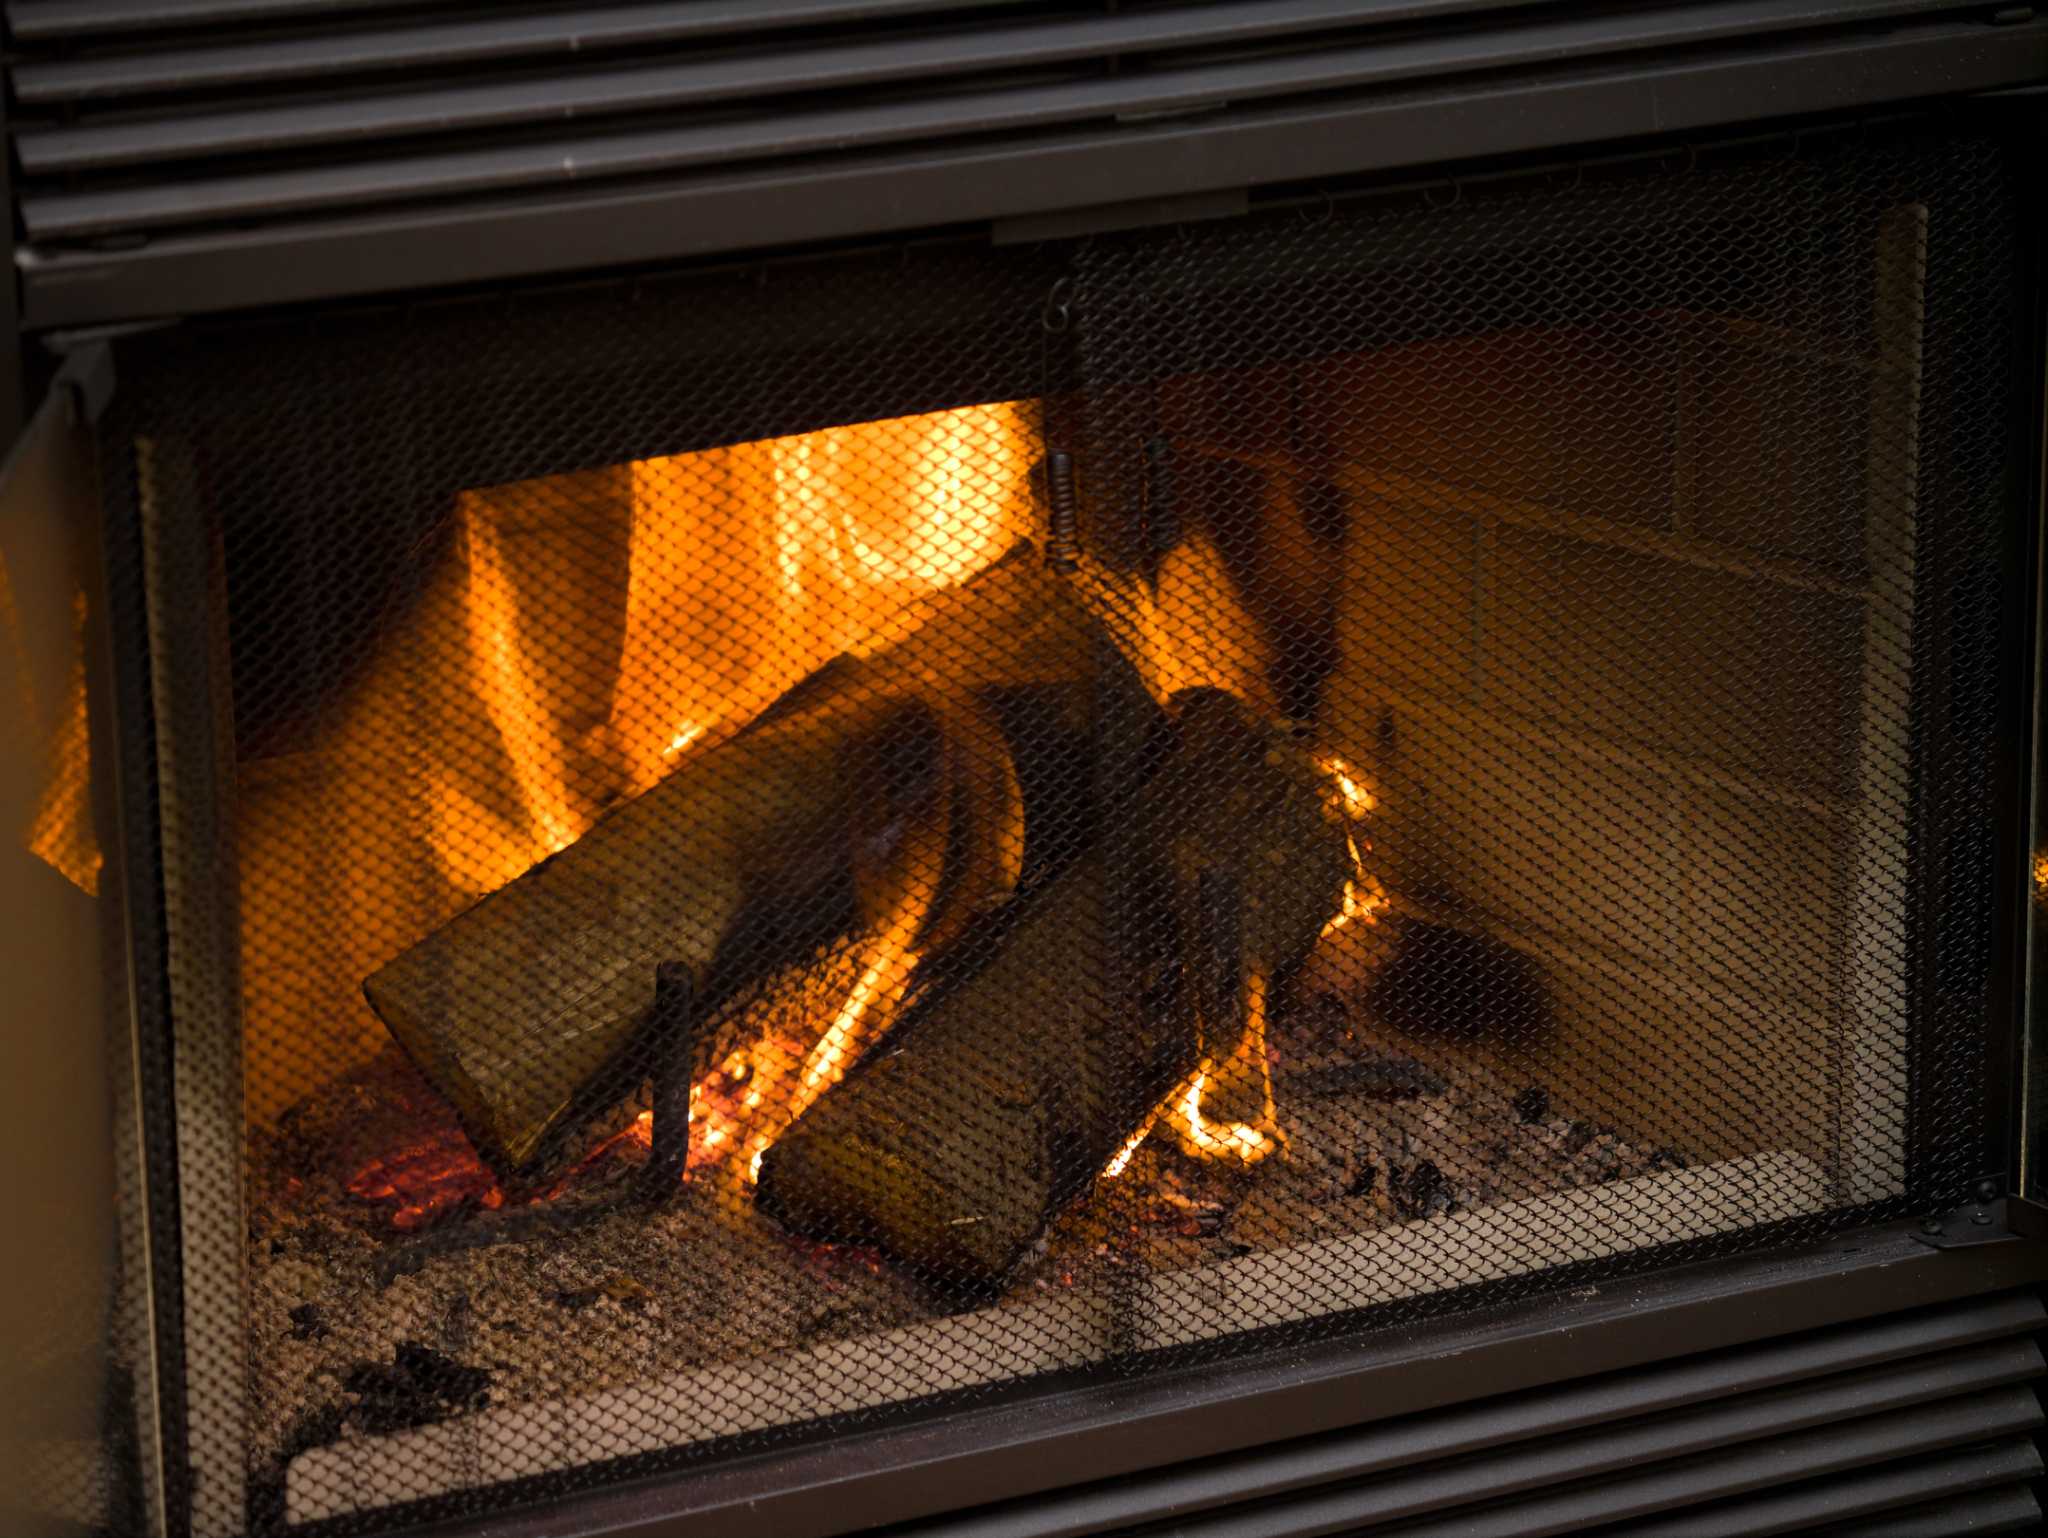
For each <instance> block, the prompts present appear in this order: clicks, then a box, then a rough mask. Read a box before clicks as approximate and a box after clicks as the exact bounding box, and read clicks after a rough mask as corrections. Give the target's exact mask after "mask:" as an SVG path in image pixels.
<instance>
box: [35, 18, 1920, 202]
mask: <svg viewBox="0 0 2048 1538" xmlns="http://www.w3.org/2000/svg"><path fill="white" fill-rule="evenodd" d="M1344 8H1345V7H1343V6H1342V5H1341V4H1335V3H1333V0H1288V3H1287V5H1286V6H1285V8H1284V9H1276V8H1274V7H1272V6H1270V5H1267V4H1265V3H1263V0H1252V3H1251V4H1249V5H1245V4H1239V5H1231V6H1226V7H1223V8H1222V9H1221V10H1220V11H1219V12H1218V16H1219V17H1220V18H1221V19H1220V20H1219V21H1218V23H1217V24H1216V25H1215V27H1214V28H1213V29H1209V30H1208V31H1205V30H1204V29H1202V28H1200V27H1197V26H1194V25H1191V24H1189V23H1187V22H1182V23H1181V24H1180V27H1179V28H1178V31H1180V32H1182V33H1184V34H1185V35H1186V37H1185V40H1186V41H1190V42H1203V41H1210V40H1212V39H1211V38H1210V35H1209V32H1210V31H1213V32H1214V34H1215V35H1216V36H1217V37H1219V38H1230V39H1239V38H1248V37H1258V36H1261V35H1264V34H1266V33H1270V32H1273V31H1275V30H1280V29H1283V28H1287V27H1293V26H1304V25H1309V24H1310V23H1309V21H1308V20H1307V19H1306V18H1308V17H1310V16H1311V15H1313V16H1315V17H1319V18H1321V20H1322V21H1323V22H1324V23H1325V24H1328V23H1329V21H1330V19H1331V17H1332V16H1333V14H1335V13H1338V12H1341V11H1342V10H1343V9H1344ZM1921 8H1922V7H1921V6H1919V5H1918V4H1915V3H1914V0H1880V3H1878V4H1875V5H1873V4H1871V3H1869V0H1792V3H1789V4H1787V3H1783V0H1725V3H1721V4H1711V5H1691V6H1685V7H1681V8H1678V9H1674V10H1664V11H1651V12H1649V13H1648V14H1645V15H1637V16H1608V17H1571V18H1568V19H1565V20H1562V21H1548V22H1538V23H1533V24H1530V25H1527V26H1522V27H1511V28H1498V29H1491V30H1487V31H1483V32H1478V33H1471V34H1467V33H1453V34H1450V35H1448V36H1424V37H1418V38H1413V39H1410V40H1406V41H1398V42H1386V41H1379V42H1362V43H1359V44H1356V45H1354V46H1351V47H1342V48H1340V47H1325V48H1321V49H1313V50H1307V51H1299V52H1287V53H1283V54H1278V55H1274V56H1270V57H1263V56H1260V57H1253V58H1251V59H1248V60H1233V61H1229V62H1225V63H1219V64H1210V65H1199V66H1194V67H1188V68H1181V69H1163V70H1158V71H1156V72H1155V71H1132V72H1129V73H1120V74H1115V75H1111V76H1109V77H1107V78H1105V79H1100V80H1079V81H1065V82H1061V83H1057V84H1052V85H1027V86H1016V87H1009V88H1000V89H987V90H982V91H962V92H942V93H940V94H938V95H936V96H926V97H912V98H911V99H907V100H899V99H889V100H884V101H879V102H872V103H862V102H855V103H853V104H851V105H834V106H826V107H824V108H821V109H818V110H813V111H805V110H801V109H798V110H791V111H771V112H767V113H763V114H759V115H755V116H749V117H745V118H741V119H739V120H737V121H720V120H713V121H710V122H701V123H696V124H667V123H664V124H660V125H659V126H651V127H641V128H638V129H631V130H627V129H619V130H614V131H609V132H599V131H589V132H585V133H583V134H582V135H580V136H577V137H549V138H544V139H540V140H537V141H535V142H532V143H509V144H508V143H497V142H489V141H485V142H479V143H475V144H460V143H458V144H457V145H455V146H452V147H448V148H444V149H440V150H433V151H428V152H426V153H421V154H414V155H392V156H380V155H364V156H361V157H359V158H355V159H350V160H345V161H340V162H337V163H334V164H327V165H320V164H313V165H304V166H281V167H279V168H277V169H271V170H257V171H246V172H228V173H226V174H215V175H210V176H209V175H204V174H200V175H192V176H180V177H173V178H170V179H166V180H161V181H156V182H143V183H140V184H138V185H134V186H127V187H110V188H103V189H102V188H91V187H87V188H81V189H78V190H75V191H67V190H57V191H51V192H41V193H39V192H36V191H34V190H28V191H25V192H24V194H23V195H22V196H21V198H20V199H19V204H20V210H21V218H22V222H23V226H24V228H25V229H26V231H27V233H28V237H29V239H30V240H31V241H33V242H50V241H68V240H76V239H80V238H82V237H86V236H93V235H104V234H109V233H113V234H124V235H126V234H133V233H135V232H137V231H145V230H150V229H157V228H166V227H179V226H187V227H194V226H205V225H208V224H218V223H226V222H230V221H235V220H257V219H274V218H280V217H296V216H305V215H317V214H320V213H323V212H328V211H334V210H340V209H346V208H349V207H358V206H363V205H369V204H377V203H394V202H397V203H402V202H409V201H414V200H432V199H438V198H447V197H464V196H471V195H475V194H479V193H489V194H509V193H518V192H526V191H538V190H545V189H547V188H549V187H555V186H562V185H571V184H577V183H588V182H592V181H598V180H606V179H613V178H618V177H625V176H642V175H653V174H673V173H675V172H678V171H685V170H689V169H691V168H693V167H699V166H716V165H730V164H733V163H735V162H738V161H743V160H758V159H765V158H772V157H779V156H799V155H834V156H836V155H839V154H843V153H846V152H848V151H851V150H862V149H870V148H875V147H878V146H886V145H890V144H900V143H905V142H918V141H943V140H945V139H948V138H953V137H957V136H959V135H963V134H984V133H994V132H1015V131H1018V130H1027V129H1028V130H1044V129H1047V128H1054V127H1058V126H1060V125H1063V124H1072V123H1079V122H1084V121H1090V120H1094V121H1100V120H1103V119H1116V120H1119V121H1121V122H1126V123H1128V122H1130V121H1131V120H1133V119H1137V118H1142V117H1148V116H1154V115H1158V114H1162V113H1180V112H1188V111H1204V112H1207V111H1213V110H1216V109H1218V108H1220V107H1222V106H1223V105H1224V104H1230V105H1231V106H1233V107H1236V106H1240V105H1241V104H1243V103H1246V102H1251V101H1258V100H1261V99H1265V98H1271V97H1281V96H1295V95H1304V94H1310V93H1318V92H1325V91H1334V90H1357V89H1362V88H1385V87H1388V86H1392V85H1397V84H1399V83H1402V82H1404V81H1411V80H1418V79H1432V78H1438V77H1442V76H1448V75H1464V74H1472V73H1479V72H1493V71H1500V70H1509V69H1515V68H1526V67H1534V66H1541V65H1543V64H1545V63H1548V62H1550V61H1552V60H1555V59H1557V58H1561V57H1568V58H1571V59H1573V60H1574V61H1576V62H1578V63H1581V64H1585V63H1588V62H1590V61H1593V60H1597V59H1600V58H1603V57H1606V56H1615V55H1626V54H1631V53H1635V52H1648V51H1653V50H1668V49H1682V48H1693V47H1699V46H1703V45H1707V44H1713V43H1725V42H1731V41H1736V40H1740V41H1742V42H1743V43H1744V45H1745V46H1750V47H1754V46H1758V43H1757V39H1759V38H1760V37H1763V36H1765V35H1767V34H1770V33H1773V32H1777V31H1782V30H1791V29H1803V28H1818V27H1842V26H1848V25H1851V24H1857V23H1862V22H1866V21H1869V20H1873V19H1884V18H1885V17H1887V16H1888V15H1892V14H1900V15H1903V14H1905V13H1908V12H1911V11H1916V10H1919V9H1921ZM1246 12H1251V13H1254V14H1253V15H1250V16H1248V15H1247V14H1246ZM1259 18H1263V20H1261V19H1259ZM1128 21H1129V22H1130V23H1133V24H1132V25H1127V26H1125V27H1123V28H1121V29H1118V28H1116V27H1113V26H1111V25H1109V24H1108V23H1103V22H1091V23H1086V24H1075V23H1069V24H1065V25H1060V26H1049V27H1038V28H1034V27H1014V28H1001V29H996V30H995V31H992V32H989V33H987V34H985V35H984V36H983V37H981V38H979V39H973V38H967V37H952V38H931V39H923V40H907V39H906V40H901V41H898V42H894V43H889V42H873V43H863V44H859V45H855V46H853V47H849V48H844V49H840V50H836V51H834V50H822V51H819V52H816V53H809V54H803V53H798V54H782V55H771V56H769V57H766V58H761V57H755V56H748V57H741V58H737V59H729V60H722V61H712V62H710V63H706V64H699V65H688V64H684V65H667V64H664V65H653V66H644V67H641V68H636V69H632V70H622V71H617V72H608V73H600V74H594V75H592V76H591V77H589V78H587V79H586V78H579V79H575V80H573V81H563V80H553V81H547V82H542V83H538V84H534V85H526V84H510V85H505V84H494V85H489V86H480V87H474V88H468V89H445V90H441V91H436V92H427V93H422V94H419V95H415V96H410V97H386V98H377V99H375V101H373V102H371V103H367V104H366V103H363V102H341V103H335V104H332V105H328V106H322V105H318V104H315V105H311V106H304V107H287V108H283V109H280V110H279V111H277V112H275V113H261V114H259V113H249V112H242V113H226V114H222V115H220V116H219V117H214V118H204V119H197V120H194V121H192V122H188V123H183V124H181V123H180V122H178V121H175V120H174V121H168V122H162V123H154V122H143V123H138V124H135V125H133V126H128V125H116V126H113V127H110V128H106V129H99V130H95V129H92V128H79V129H58V130H54V131H52V132H51V133H50V134H49V135H46V136H45V135H38V134H36V133H34V132H23V133H21V134H19V135H18V136H17V147H18V150H19V152H20V154H21V157H22V164H23V169H24V170H25V171H29V172H35V171H42V170H47V171H52V172H62V171H77V170H86V169H93V168H96V167H100V166H103V165H118V164H127V163H129V162H131V161H133V160H135V159H138V158H141V157H143V156H147V155H149V154H150V145H151V143H152V142H154V141H155V140H158V139H161V141H162V142H163V143H164V145H165V146H166V149H165V154H167V155H169V156H171V157H174V158H175V157H176V156H179V155H186V154H206V153H212V152H219V151H223V150H229V151H251V150H259V149H282V148H289V147H292V146H295V145H298V144H300V143H304V142H316V141H318V140H319V139H323V138H325V137H327V136H330V135H331V136H336V137H341V138H356V137H361V138H365V139H369V140H376V139H381V138H387V137H399V136H402V135H404V134H407V133H410V132H421V131H425V130H427V129H428V128H431V127H433V126H434V125H437V124H444V125H449V126H452V127H455V128H460V127H463V126H465V125H469V126H479V127H481V126H506V125H508V124H513V123H532V122H536V121H546V120H548V119H550V118H554V117H562V118H567V119H569V120H571V121H572V122H573V121H575V120H576V118H577V116H578V115H579V114H581V113H585V112H588V111H591V110H593V109H598V108H602V109H604V110H612V111H616V110H633V109H640V110H653V109H657V108H658V109H665V110H668V111H674V110H677V109H681V108H685V107H689V106H693V105H702V104H707V103H712V102H717V101H721V100H723V99H725V98H727V97H728V96H731V95H762V94H766V95H778V94H779V95H789V96H796V95H801V94H803V93H815V92H826V91H829V90H831V89H832V88H835V87H843V86H847V85H852V84H870V83H876V82H882V81H900V80H903V79H906V78H915V77H917V76H920V75H927V74H933V73H936V74H939V75H942V76H945V77H951V76H953V75H955V74H957V73H959V72H961V71H963V70H964V71H966V72H969V73H971V72H972V71H974V70H975V69H977V68H980V69H988V68H994V67H996V66H998V65H1000V64H1003V63H1005V62H1006V61H1007V62H1010V63H1014V64H1016V65H1019V66H1028V65H1032V64H1048V63H1058V62H1063V61H1069V60H1072V59H1075V58H1079V57H1087V56H1089V55H1092V54H1096V53H1099V52H1100V51H1101V50H1102V49H1105V48H1108V49H1111V50H1113V51H1118V52H1122V51H1126V50H1128V49H1131V48H1134V47H1136V46H1138V43H1137V40H1138V39H1140V38H1142V37H1143V36H1144V34H1145V32H1146V30H1148V29H1149V30H1151V31H1154V32H1156V31H1157V30H1158V23H1157V21H1156V20H1154V19H1152V18H1150V17H1149V16H1142V17H1131V18H1128ZM1137 23H1146V24H1147V25H1145V26H1140V25H1136V24H1137ZM1120 39H1121V40H1122V41H1119V40H1120ZM1180 40H1181V39H1178V38H1177V39H1176V41H1180ZM379 114H381V116H380V115H379ZM187 130H189V133H188V132H187ZM1125 131H1126V132H1130V131H1132V130H1131V129H1128V128H1127V129H1126V130H1125ZM52 140H54V141H56V146H57V149H56V152H50V151H49V150H48V145H49V143H50V141H52Z"/></svg>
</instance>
